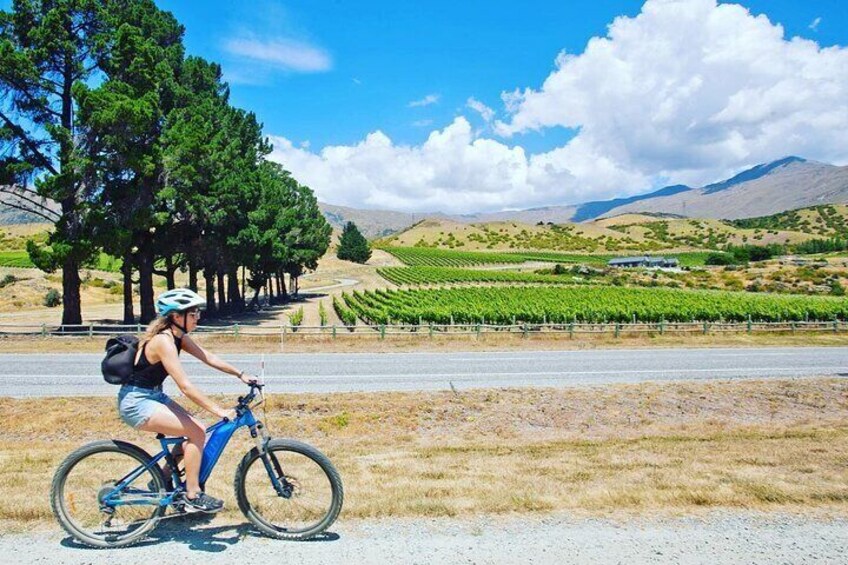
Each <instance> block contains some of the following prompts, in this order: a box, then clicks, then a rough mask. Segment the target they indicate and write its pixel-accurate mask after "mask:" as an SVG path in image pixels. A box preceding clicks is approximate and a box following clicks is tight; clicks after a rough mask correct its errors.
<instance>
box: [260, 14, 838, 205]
mask: <svg viewBox="0 0 848 565" xmlns="http://www.w3.org/2000/svg"><path fill="white" fill-rule="evenodd" d="M430 96H436V95H430ZM429 98H430V97H429V96H428V97H427V98H424V99H422V100H421V101H417V102H424V101H427V100H428V99H429ZM502 99H503V102H504V106H505V110H506V112H507V113H508V117H507V118H506V119H504V120H501V121H494V122H493V126H494V128H495V131H496V132H497V133H498V134H499V135H501V136H504V137H506V138H511V139H510V144H507V143H505V142H504V141H503V140H496V139H488V138H485V137H482V136H481V135H480V134H478V133H474V132H473V131H472V129H471V127H470V124H469V123H468V121H467V120H466V119H465V118H464V117H459V118H456V119H455V120H454V121H453V122H452V123H451V124H450V125H448V126H447V127H445V128H444V129H441V130H436V131H433V132H432V133H431V134H430V136H429V137H428V139H427V140H426V141H425V142H424V143H422V144H421V145H418V146H405V145H396V144H395V143H393V142H392V140H391V139H389V138H388V137H387V136H386V135H385V134H383V133H381V132H379V131H376V132H373V133H371V134H369V135H368V136H367V137H366V138H365V139H364V140H363V141H361V142H359V143H358V144H356V145H352V146H333V147H325V148H324V149H323V150H321V151H320V152H318V153H315V152H311V151H307V150H303V149H300V148H296V147H294V146H292V144H291V143H290V142H288V140H286V139H284V138H277V139H276V140H275V144H276V149H275V151H274V154H273V158H274V159H276V160H278V161H280V162H282V163H283V164H284V165H285V166H286V167H287V168H288V169H289V170H291V171H292V173H293V174H294V175H295V176H296V177H297V178H298V179H299V180H301V182H304V183H306V184H308V185H310V186H311V187H312V188H313V189H315V190H316V192H317V193H318V195H319V197H320V198H322V199H323V200H325V201H328V202H333V203H339V204H348V205H353V206H370V207H381V208H397V209H404V210H439V209H441V210H446V211H453V212H467V211H477V210H481V211H482V210H495V209H505V208H526V207H529V206H535V205H545V204H565V203H574V202H581V201H586V200H590V199H596V198H609V197H613V196H619V195H623V194H624V193H636V192H642V191H645V190H648V189H650V188H653V187H655V186H656V185H657V184H659V183H665V182H667V183H669V184H671V183H680V182H682V183H688V184H690V185H701V184H706V183H708V182H712V181H715V180H718V179H721V178H726V177H727V176H729V175H730V174H733V173H735V172H738V171H739V170H741V169H742V168H745V167H749V166H752V165H755V164H757V163H761V162H766V161H770V160H773V159H776V158H780V157H783V156H785V155H800V156H803V157H807V158H812V159H817V160H821V161H826V162H832V163H837V164H843V163H846V162H848V49H846V48H844V47H840V46H836V47H828V48H821V47H819V46H818V45H817V44H816V43H815V42H813V41H810V40H806V39H802V38H797V37H795V38H791V39H787V38H785V37H784V31H783V28H782V27H781V26H779V25H776V24H774V23H772V22H770V21H769V20H768V18H767V17H766V16H763V15H760V16H754V15H752V14H751V13H749V12H748V11H747V10H746V9H745V8H743V7H741V6H739V5H735V4H717V2H716V0H648V1H647V2H646V3H645V5H644V6H643V8H642V11H641V13H640V14H639V15H638V16H636V17H632V18H630V17H619V18H616V19H615V21H614V22H613V23H612V24H611V25H610V26H609V29H608V34H607V36H606V37H595V38H592V39H591V40H590V41H589V42H588V43H587V45H586V48H585V50H584V51H583V52H582V53H580V54H567V53H561V54H560V55H559V56H558V57H557V58H556V67H555V69H554V71H553V72H552V73H551V74H550V75H549V76H548V77H547V78H545V80H544V81H543V83H542V84H541V85H540V86H538V87H526V88H523V89H518V90H515V91H514V92H509V93H504V94H503V95H502ZM436 100H437V98H436ZM472 102H476V100H475V99H473V98H472V99H469V101H468V106H469V107H470V108H472V109H474V110H475V111H478V112H480V113H481V115H483V116H484V118H485V117H486V115H492V116H493V114H488V113H485V110H483V108H485V107H484V106H483V107H481V106H482V105H480V106H478V107H477V108H475V107H474V106H477V104H473V105H472ZM411 105H412V104H411ZM422 105H423V104H422ZM481 110H483V111H481ZM561 127H565V128H572V129H576V130H577V134H576V135H575V136H574V137H573V138H571V139H570V140H569V141H568V142H567V143H566V144H565V145H564V146H562V147H559V148H556V149H553V150H551V151H548V152H546V153H542V154H536V155H528V154H527V153H526V152H525V151H524V149H523V148H522V147H521V146H520V143H521V137H520V136H521V135H522V134H525V133H527V132H533V131H544V130H546V129H549V128H561ZM515 143H517V144H519V145H514V144H515Z"/></svg>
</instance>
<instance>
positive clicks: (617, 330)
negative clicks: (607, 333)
mask: <svg viewBox="0 0 848 565" xmlns="http://www.w3.org/2000/svg"><path fill="white" fill-rule="evenodd" d="M620 332H621V324H619V323H618V322H616V323H615V337H618V334H619V333H620Z"/></svg>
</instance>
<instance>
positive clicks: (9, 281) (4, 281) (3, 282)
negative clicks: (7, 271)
mask: <svg viewBox="0 0 848 565" xmlns="http://www.w3.org/2000/svg"><path fill="white" fill-rule="evenodd" d="M17 280H18V278H17V277H16V276H15V275H6V276H5V277H3V279H2V280H0V288H3V287H4V286H9V285H10V284H12V283H14V282H16V281H17Z"/></svg>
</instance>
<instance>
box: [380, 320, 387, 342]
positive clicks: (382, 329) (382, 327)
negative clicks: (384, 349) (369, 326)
mask: <svg viewBox="0 0 848 565" xmlns="http://www.w3.org/2000/svg"><path fill="white" fill-rule="evenodd" d="M380 339H386V324H380Z"/></svg>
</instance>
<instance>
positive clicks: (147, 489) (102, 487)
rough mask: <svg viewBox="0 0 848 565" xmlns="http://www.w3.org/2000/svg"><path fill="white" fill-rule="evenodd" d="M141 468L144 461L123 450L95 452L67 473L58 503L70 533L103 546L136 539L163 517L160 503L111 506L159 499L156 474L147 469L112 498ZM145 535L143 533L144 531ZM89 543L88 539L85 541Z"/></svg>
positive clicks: (61, 516)
mask: <svg viewBox="0 0 848 565" xmlns="http://www.w3.org/2000/svg"><path fill="white" fill-rule="evenodd" d="M140 466H141V461H140V460H139V459H137V458H136V457H134V456H133V455H131V454H129V453H127V452H125V451H120V450H104V451H98V452H93V453H90V454H88V455H87V456H85V457H84V458H82V459H80V460H79V461H77V462H76V464H74V465H73V466H72V467H70V468H69V469H68V470H67V473H66V474H65V477H64V481H63V482H62V486H61V490H60V492H59V499H58V500H57V502H58V504H59V506H60V508H61V512H60V516H59V519H60V520H63V521H64V520H66V521H67V522H68V524H67V526H69V527H70V528H69V529H70V530H72V531H76V532H80V533H81V534H83V536H84V537H89V538H93V540H94V541H95V542H96V543H97V542H102V543H104V544H112V545H114V544H116V543H119V542H121V541H123V540H127V539H131V538H135V537H136V536H137V535H139V530H141V529H142V528H144V527H145V526H146V525H148V524H150V523H151V521H155V520H156V518H157V517H158V515H159V514H160V508H159V506H158V505H157V504H112V503H111V501H112V500H114V499H115V498H117V499H119V500H122V501H139V500H145V501H150V502H153V501H155V500H158V496H159V495H158V492H153V491H152V490H151V487H152V488H153V489H155V490H156V491H158V490H159V488H160V485H159V483H158V479H157V477H155V476H154V473H153V471H151V470H145V471H144V472H142V473H141V475H140V476H138V477H137V478H136V479H135V480H133V481H132V483H131V484H130V485H129V486H127V487H126V488H125V489H124V490H123V492H120V493H118V494H117V495H113V494H112V492H113V491H114V489H115V487H116V485H117V484H119V483H120V481H121V480H122V479H123V478H125V477H127V476H129V475H130V474H131V473H132V472H133V470H134V469H137V468H139V467H140ZM141 533H142V534H143V532H141ZM82 541H86V542H88V541H89V540H85V539H83V540H82Z"/></svg>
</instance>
